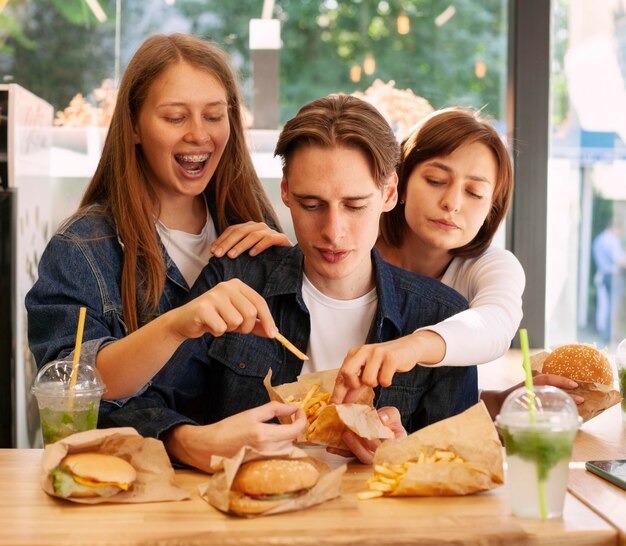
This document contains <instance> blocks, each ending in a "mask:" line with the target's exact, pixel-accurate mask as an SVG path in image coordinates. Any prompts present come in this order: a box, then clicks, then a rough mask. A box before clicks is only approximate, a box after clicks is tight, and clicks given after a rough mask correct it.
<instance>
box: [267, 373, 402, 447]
mask: <svg viewBox="0 0 626 546" xmlns="http://www.w3.org/2000/svg"><path fill="white" fill-rule="evenodd" d="M338 373H339V370H338V369H336V370H328V371H325V372H315V373H310V374H304V375H301V376H299V377H298V380H297V381H295V382H293V383H284V384H282V385H278V386H276V387H273V386H272V384H271V380H272V370H271V369H270V370H269V371H268V372H267V375H266V376H265V379H264V381H263V384H264V385H265V388H266V389H267V392H268V394H269V396H270V399H271V400H276V401H278V402H285V399H286V398H287V397H288V396H289V395H292V396H293V397H294V398H295V399H297V400H302V399H303V398H304V397H305V395H306V394H307V393H308V392H309V390H310V389H311V387H312V386H313V385H315V384H317V385H319V386H320V388H319V391H318V392H332V391H333V388H334V387H335V380H336V379H337V374H338ZM373 402H374V390H373V389H372V388H367V389H365V390H364V391H363V393H362V394H361V396H360V397H359V398H358V400H356V402H355V403H354V404H329V405H328V406H326V407H325V408H324V409H323V410H322V411H321V413H320V415H319V417H318V419H317V422H316V426H315V428H314V429H313V430H312V431H308V430H307V431H306V432H305V433H304V434H303V435H302V436H300V437H299V438H298V439H297V440H296V443H297V444H300V445H319V446H326V447H334V448H338V449H344V450H347V449H348V446H346V444H345V443H344V441H343V440H342V438H341V436H342V435H343V433H344V432H345V431H346V430H351V431H352V432H354V433H355V434H356V435H357V436H360V437H361V438H365V439H367V440H375V439H381V438H382V439H387V438H393V436H394V435H393V432H392V431H391V430H390V429H388V428H387V427H386V426H385V425H383V423H382V421H381V420H380V417H379V416H378V412H377V411H376V409H374V407H373ZM281 422H282V423H290V422H291V417H283V418H281Z"/></svg>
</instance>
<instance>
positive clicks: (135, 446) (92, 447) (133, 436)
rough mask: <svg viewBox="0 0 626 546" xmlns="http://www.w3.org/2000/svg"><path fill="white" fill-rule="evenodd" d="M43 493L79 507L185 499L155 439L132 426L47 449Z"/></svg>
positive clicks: (75, 437) (83, 436) (83, 435)
mask: <svg viewBox="0 0 626 546" xmlns="http://www.w3.org/2000/svg"><path fill="white" fill-rule="evenodd" d="M41 466H42V468H41V474H40V481H41V487H42V489H43V490H44V491H45V492H46V493H47V494H48V495H51V496H53V497H58V498H62V499H65V500H67V501H71V502H76V503H80V504H99V503H105V502H115V503H127V502H128V503H138V502H161V501H173V500H183V499H187V498H189V493H188V492H187V491H186V490H184V489H181V488H180V487H178V486H177V485H176V477H175V475H174V469H173V468H172V465H171V463H170V460H169V457H168V456H167V453H166V451H165V447H164V446H163V442H161V441H160V440H156V439H155V438H143V437H142V436H140V435H139V433H138V432H137V431H136V430H135V429H134V428H130V427H121V428H109V429H103V430H99V429H96V430H86V431H84V432H77V433H76V434H72V435H70V436H67V437H66V438H63V439H61V440H59V441H58V442H55V443H53V444H49V445H47V446H46V448H45V449H44V452H43V457H42V461H41Z"/></svg>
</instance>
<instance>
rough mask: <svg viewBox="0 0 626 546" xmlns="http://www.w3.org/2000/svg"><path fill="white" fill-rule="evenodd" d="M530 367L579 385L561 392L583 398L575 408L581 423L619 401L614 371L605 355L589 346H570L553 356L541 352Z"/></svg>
mask: <svg viewBox="0 0 626 546" xmlns="http://www.w3.org/2000/svg"><path fill="white" fill-rule="evenodd" d="M531 367H532V369H533V371H535V372H538V373H546V374H554V375H561V376H563V377H569V378H570V379H573V380H574V381H576V383H578V387H576V388H575V389H564V390H565V391H566V392H568V393H570V394H577V395H579V396H582V397H583V398H584V399H585V401H584V402H583V403H582V404H580V405H579V406H578V413H579V415H580V416H581V417H582V418H583V421H588V420H589V419H591V418H592V417H595V416H596V415H599V414H600V413H602V412H603V411H604V410H605V409H607V408H610V407H611V406H613V405H615V404H617V403H618V402H619V401H620V400H621V396H620V393H619V391H617V390H615V389H614V387H613V385H614V381H615V378H614V375H613V367H612V366H611V363H610V362H609V360H608V359H607V357H606V356H605V355H604V353H603V352H602V351H600V350H598V349H596V348H595V347H594V346H592V345H586V344H577V343H576V344H569V345H562V346H560V347H557V348H556V349H554V350H553V351H552V352H549V353H548V352H545V351H543V352H541V353H537V354H535V355H533V356H532V357H531Z"/></svg>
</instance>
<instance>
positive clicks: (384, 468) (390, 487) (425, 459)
mask: <svg viewBox="0 0 626 546" xmlns="http://www.w3.org/2000/svg"><path fill="white" fill-rule="evenodd" d="M463 462H465V461H464V460H463V459H462V458H461V457H459V456H458V455H457V454H455V453H453V452H452V451H447V450H443V449H435V450H434V451H433V453H432V454H430V455H429V454H427V453H426V452H425V451H424V450H423V449H420V450H419V454H418V456H417V457H416V458H415V459H411V460H409V461H407V462H405V463H403V464H390V463H387V462H384V463H382V464H375V465H374V475H373V476H372V477H371V478H369V479H368V480H367V482H366V483H367V487H368V488H369V491H362V492H360V493H357V497H358V498H359V499H360V500H367V499H375V498H377V497H382V496H385V495H391V494H392V493H393V492H394V491H395V490H396V488H397V487H398V485H399V484H400V482H401V481H402V478H403V476H404V475H405V474H406V472H407V470H408V469H409V468H410V466H411V465H416V464H426V463H463Z"/></svg>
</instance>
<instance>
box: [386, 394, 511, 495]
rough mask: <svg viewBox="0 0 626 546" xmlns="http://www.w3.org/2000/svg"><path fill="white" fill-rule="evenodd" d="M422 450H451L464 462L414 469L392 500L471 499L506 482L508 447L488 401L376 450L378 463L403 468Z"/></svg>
mask: <svg viewBox="0 0 626 546" xmlns="http://www.w3.org/2000/svg"><path fill="white" fill-rule="evenodd" d="M420 449H421V450H422V451H424V452H425V453H426V454H431V453H433V452H434V451H435V450H443V451H451V452H453V453H455V454H456V455H458V456H459V457H461V458H462V459H463V460H464V462H462V463H461V462H443V461H440V462H432V463H421V464H415V465H410V466H409V468H408V470H407V472H406V474H404V476H403V477H402V479H401V481H400V482H399V484H398V486H397V488H396V489H395V491H394V492H392V493H390V496H444V495H445V496H448V495H468V494H471V493H477V492H480V491H487V490H489V489H493V488H494V487H497V486H499V485H501V484H503V483H504V468H503V456H502V445H501V443H500V440H499V438H498V432H497V430H496V428H495V426H494V424H493V421H492V420H491V417H490V416H489V412H488V411H487V409H486V408H485V405H484V403H483V402H482V401H481V402H479V403H478V404H475V405H474V406H472V407H470V408H469V409H467V410H465V411H464V412H463V413H460V414H458V415H455V416H454V417H449V418H447V419H443V420H442V421H439V422H437V423H434V424H432V425H429V426H427V427H425V428H423V429H421V430H418V431H416V432H414V433H413V434H411V435H409V436H407V437H406V438H404V439H403V440H392V441H387V442H384V443H383V444H382V445H381V446H380V447H379V448H378V449H377V450H376V454H375V455H374V464H375V465H382V464H383V463H385V462H386V463H389V464H391V465H402V464H404V463H406V462H407V461H411V460H415V459H417V457H418V455H419V452H420Z"/></svg>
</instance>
